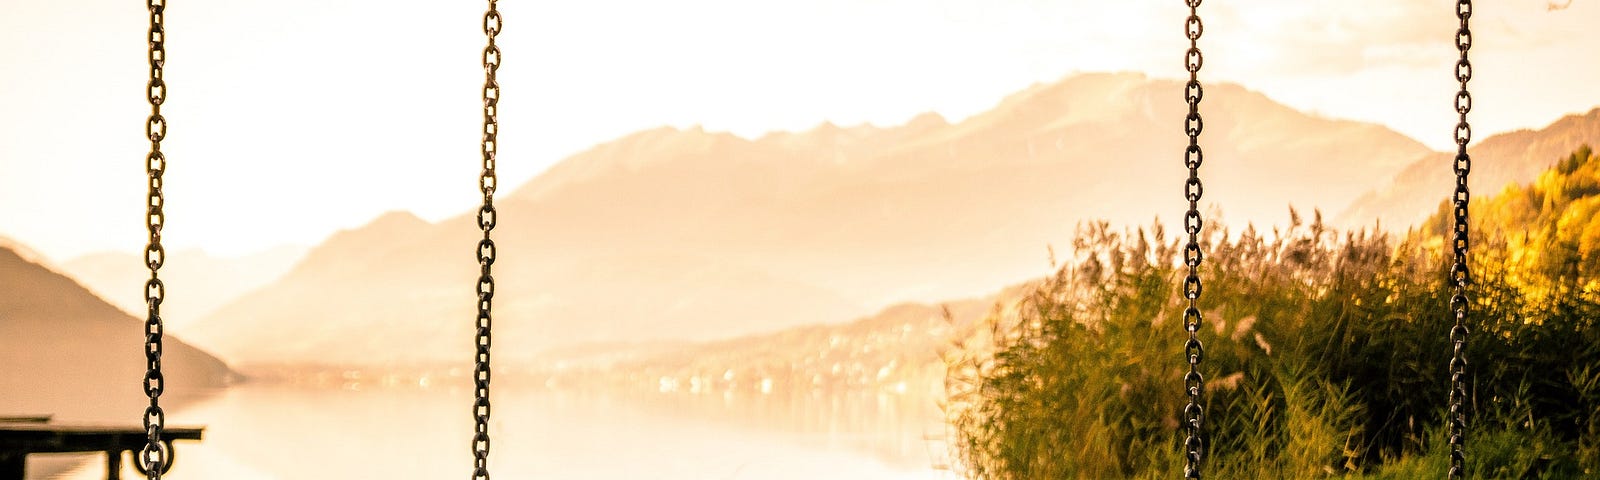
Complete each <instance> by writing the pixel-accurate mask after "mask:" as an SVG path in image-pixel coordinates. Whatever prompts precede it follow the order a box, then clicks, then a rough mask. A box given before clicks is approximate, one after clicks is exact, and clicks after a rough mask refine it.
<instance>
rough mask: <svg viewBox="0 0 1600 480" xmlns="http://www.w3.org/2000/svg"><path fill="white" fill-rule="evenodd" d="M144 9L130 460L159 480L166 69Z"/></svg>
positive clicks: (160, 32)
mask: <svg viewBox="0 0 1600 480" xmlns="http://www.w3.org/2000/svg"><path fill="white" fill-rule="evenodd" d="M147 5H148V7H149V11H150V30H149V33H148V35H147V37H146V40H147V41H148V43H149V47H150V48H149V60H150V81H149V83H147V84H145V93H146V96H147V100H149V102H150V116H149V118H147V119H146V120H145V127H144V128H145V130H144V131H145V137H146V138H148V139H149V140H150V153H149V154H148V155H146V156H145V173H146V174H148V184H147V186H148V187H149V189H148V190H147V195H146V204H145V207H146V208H145V227H146V229H147V231H148V233H149V235H150V237H149V243H147V244H145V250H144V260H145V266H146V267H148V268H149V269H150V279H149V280H147V281H145V285H144V294H145V306H146V307H147V308H148V316H146V317H145V325H144V334H145V336H144V355H145V363H146V364H145V367H146V369H145V374H144V393H145V396H147V397H149V398H150V405H149V406H148V407H145V411H144V419H143V424H144V430H145V446H144V448H142V449H140V450H139V453H138V458H136V459H135V460H136V461H137V462H138V463H139V466H140V470H143V471H144V472H145V475H146V477H147V478H150V479H155V480H159V479H160V478H161V475H162V473H164V471H165V470H166V469H167V467H168V466H169V465H170V462H169V460H170V458H169V457H170V455H169V453H168V451H167V449H166V448H164V447H163V445H162V443H161V438H162V435H163V430H164V429H165V428H166V423H167V414H166V412H165V411H162V410H161V393H162V392H163V391H164V390H165V389H166V378H165V377H164V376H162V374H161V351H162V343H161V340H162V335H163V334H164V333H165V329H166V327H165V326H164V325H163V324H162V322H161V302H162V301H164V300H166V295H167V288H166V284H164V283H162V282H161V278H160V276H159V274H158V273H159V271H160V270H161V264H163V263H165V262H166V256H167V250H166V248H165V247H163V246H162V245H161V228H162V227H163V226H164V225H165V224H166V219H167V218H166V213H165V212H164V210H163V207H164V205H163V204H164V203H165V202H166V198H165V196H164V195H163V194H162V191H161V187H162V175H163V174H164V173H166V170H167V157H166V155H165V154H163V153H161V140H163V139H165V138H166V137H167V119H166V117H164V116H162V115H161V104H163V103H166V100H167V83H166V80H165V79H164V75H163V71H162V69H163V68H164V67H165V66H166V63H167V49H166V41H167V34H166V25H165V20H166V1H165V0H149V1H148V4H147Z"/></svg>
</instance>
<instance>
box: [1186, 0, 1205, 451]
mask: <svg viewBox="0 0 1600 480" xmlns="http://www.w3.org/2000/svg"><path fill="white" fill-rule="evenodd" d="M1200 2H1201V0H1185V3H1187V4H1188V5H1189V18H1188V19H1187V20H1186V21H1185V22H1184V30H1185V34H1186V36H1187V37H1188V38H1189V49H1188V50H1187V51H1186V52H1185V54H1184V64H1185V68H1186V69H1187V70H1188V71H1189V82H1188V83H1186V84H1184V100H1185V101H1186V102H1187V103H1188V104H1189V114H1188V116H1186V117H1184V133H1186V134H1188V136H1189V146H1188V147H1187V148H1185V149H1184V159H1183V163H1184V166H1186V167H1188V168H1189V179H1188V180H1187V181H1186V182H1185V183H1184V195H1183V196H1184V198H1185V199H1186V200H1188V201H1189V211H1188V212H1186V213H1185V214H1184V220H1183V227H1184V231H1185V232H1186V233H1188V235H1189V241H1188V243H1187V244H1185V245H1184V248H1183V263H1184V265H1186V266H1188V267H1189V272H1188V274H1187V275H1185V276H1184V278H1183V296H1184V298H1185V299H1187V300H1188V306H1187V307H1185V308H1184V310H1183V329H1184V330H1185V331H1186V332H1187V333H1188V334H1189V339H1188V341H1186V342H1185V343H1184V357H1186V359H1187V361H1188V363H1189V372H1188V373H1186V374H1184V376H1183V389H1184V393H1185V394H1187V395H1188V403H1187V404H1185V405H1184V407H1183V430H1184V439H1183V449H1184V468H1183V476H1184V478H1186V479H1199V478H1200V469H1201V463H1202V461H1203V460H1204V459H1205V440H1204V436H1203V431H1202V429H1201V426H1202V424H1203V421H1204V419H1205V408H1204V407H1202V406H1201V404H1202V403H1203V402H1204V400H1205V399H1204V397H1205V377H1204V376H1203V375H1201V374H1200V362H1201V361H1202V360H1203V359H1204V358H1205V346H1204V345H1202V344H1201V343H1200V338H1199V336H1198V334H1199V331H1200V324H1201V322H1202V321H1203V319H1202V318H1201V314H1200V307H1199V304H1200V263H1201V260H1202V257H1203V255H1202V254H1201V251H1200V230H1201V227H1202V225H1204V222H1203V221H1202V220H1201V218H1200V196H1201V195H1202V193H1203V191H1204V188H1203V187H1202V186H1201V183H1200V164H1201V163H1202V162H1203V158H1204V155H1203V153H1202V152H1201V150H1200V131H1201V130H1203V129H1204V123H1203V122H1202V121H1201V119H1200V98H1201V97H1202V96H1203V94H1204V91H1203V89H1202V88H1201V86H1200V66H1201V64H1203V63H1204V57H1203V56H1202V55H1201V54H1200V35H1201V34H1202V33H1203V32H1204V30H1205V27H1204V25H1203V24H1202V23H1201V22H1200V13H1199V9H1200Z"/></svg>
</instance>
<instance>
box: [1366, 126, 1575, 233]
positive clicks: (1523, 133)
mask: <svg viewBox="0 0 1600 480" xmlns="http://www.w3.org/2000/svg"><path fill="white" fill-rule="evenodd" d="M1583 145H1591V146H1597V147H1600V108H1595V109H1593V110H1590V111H1589V113H1587V114H1584V115H1569V116H1567V117H1564V118H1562V119H1560V120H1557V121H1555V123H1552V124H1550V125H1549V126H1547V127H1545V128H1543V129H1540V130H1518V131H1515V132H1509V133H1502V134H1499V135H1494V136H1490V137H1488V138H1485V139H1483V141H1482V142H1479V143H1477V144H1474V145H1473V146H1472V148H1470V149H1468V153H1470V154H1471V155H1472V175H1471V180H1470V183H1468V186H1469V187H1470V188H1472V190H1473V191H1474V192H1476V193H1475V195H1474V196H1487V195H1494V194H1498V193H1500V192H1501V191H1503V190H1505V189H1506V188H1507V187H1511V186H1516V185H1522V184H1525V183H1528V182H1532V181H1534V180H1535V179H1537V178H1539V174H1541V173H1544V172H1545V170H1547V169H1549V168H1550V166H1551V165H1553V164H1554V163H1555V162H1556V160H1558V159H1561V158H1564V157H1565V156H1566V155H1567V154H1569V153H1572V151H1573V150H1577V149H1578V147H1581V146H1583ZM1454 159H1455V153H1437V152H1435V153H1429V154H1427V155H1425V156H1423V157H1422V158H1420V159H1418V160H1416V161H1415V162H1413V163H1411V164H1410V165H1409V166H1407V167H1406V168H1405V169H1404V170H1401V171H1400V173H1399V174H1398V175H1395V176H1393V177H1392V178H1393V179H1392V180H1390V181H1387V182H1385V183H1384V185H1383V186H1382V187H1380V188H1377V189H1374V190H1372V191H1370V192H1367V193H1365V194H1362V195H1361V197H1360V198H1357V199H1356V201H1355V203H1353V204H1352V205H1351V206H1350V208H1348V209H1346V210H1345V211H1344V213H1342V214H1340V215H1339V217H1338V218H1337V223H1339V224H1342V225H1345V226H1357V227H1360V226H1368V227H1370V226H1372V225H1374V223H1375V222H1377V223H1381V224H1382V225H1383V227H1384V228H1385V229H1388V230H1398V231H1404V230H1406V229H1408V228H1411V227H1412V226H1413V225H1416V224H1417V223H1418V222H1421V221H1423V220H1425V219H1427V217H1428V216H1429V215H1432V214H1433V213H1434V212H1436V211H1437V210H1438V208H1439V204H1440V203H1441V202H1444V201H1445V200H1446V199H1447V198H1448V197H1449V196H1450V193H1451V192H1452V191H1454V190H1455V171H1454V170H1453V169H1452V168H1453V167H1452V165H1453V161H1454ZM1376 178H1390V177H1376Z"/></svg>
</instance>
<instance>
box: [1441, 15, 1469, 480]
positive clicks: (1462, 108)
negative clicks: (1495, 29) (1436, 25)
mask: <svg viewBox="0 0 1600 480" xmlns="http://www.w3.org/2000/svg"><path fill="white" fill-rule="evenodd" d="M1456 18H1457V19H1459V20H1460V21H1461V26H1460V28H1459V29H1457V30H1456V42H1455V43H1456V50H1457V51H1459V52H1460V53H1461V58H1460V60H1457V61H1456V81H1457V82H1460V83H1461V90H1460V91H1458V92H1456V100H1455V107H1456V113H1457V114H1459V115H1460V116H1461V117H1460V120H1459V121H1458V122H1457V123H1456V129H1455V141H1456V158H1455V165H1454V169H1455V174H1456V189H1455V194H1454V195H1453V198H1452V201H1453V207H1454V211H1455V226H1454V233H1455V238H1454V241H1453V245H1452V246H1453V247H1454V248H1453V250H1454V252H1453V253H1454V260H1455V262H1454V263H1453V264H1452V265H1451V266H1450V283H1451V286H1452V289H1453V290H1454V291H1453V292H1452V294H1451V296H1450V309H1451V313H1452V314H1453V316H1454V324H1453V325H1452V326H1451V327H1450V344H1451V356H1450V366H1449V370H1450V407H1449V410H1448V413H1447V414H1448V418H1447V420H1446V421H1447V422H1448V423H1449V425H1450V471H1449V478H1450V479H1451V480H1460V479H1462V478H1466V475H1467V471H1466V470H1467V467H1466V453H1465V452H1464V451H1463V447H1464V446H1465V444H1466V429H1467V412H1466V405H1465V403H1466V399H1467V378H1466V377H1467V359H1466V348H1467V313H1468V306H1469V305H1468V304H1469V302H1468V300H1467V283H1468V282H1470V281H1471V276H1470V275H1469V274H1468V271H1467V243H1468V241H1467V230H1468V227H1467V204H1468V202H1469V201H1470V200H1471V199H1472V195H1471V193H1470V192H1469V191H1468V189H1467V175H1468V174H1469V173H1470V172H1471V171H1472V157H1471V156H1469V155H1467V143H1469V142H1471V141H1472V125H1471V124H1468V123H1467V112H1469V111H1471V110H1472V94H1471V93H1469V92H1467V81H1469V80H1471V79H1472V63H1471V62H1469V61H1467V51H1468V50H1469V49H1471V48H1472V30H1471V29H1469V28H1468V26H1467V20H1468V19H1470V18H1472V0H1457V2H1456Z"/></svg>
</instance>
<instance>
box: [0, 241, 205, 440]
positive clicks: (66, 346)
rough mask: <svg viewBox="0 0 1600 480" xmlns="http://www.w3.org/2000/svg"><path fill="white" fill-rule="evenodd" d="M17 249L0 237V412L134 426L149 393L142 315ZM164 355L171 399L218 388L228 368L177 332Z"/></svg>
mask: <svg viewBox="0 0 1600 480" xmlns="http://www.w3.org/2000/svg"><path fill="white" fill-rule="evenodd" d="M39 261H40V260H39V257H38V256H37V255H35V254H32V253H29V252H27V251H26V250H23V249H14V248H11V247H8V246H4V245H0V292H4V293H3V294H0V365H5V368H0V392H4V394H0V415H8V414H9V415H17V414H53V415H55V418H56V419H57V420H62V421H68V422H71V421H78V422H114V423H117V424H132V425H137V424H138V423H137V422H138V420H139V414H140V412H142V411H143V406H142V405H145V404H148V402H149V400H147V399H146V398H145V394H144V390H143V388H142V387H141V385H142V383H141V382H142V381H143V379H144V372H145V358H144V320H143V319H142V318H134V317H131V316H129V315H128V314H127V313H124V312H123V311H122V310H119V309H117V307H113V306H111V305H110V304H108V303H106V302H105V301H103V300H101V299H100V298H98V297H95V296H94V294H92V293H90V292H89V291H88V290H87V289H85V288H83V286H81V285H79V284H77V283H76V282H74V281H73V280H72V279H70V278H67V277H66V276H64V275H62V274H60V273H57V272H55V271H52V270H51V269H49V268H47V267H45V266H44V265H42V264H40V263H38V262H39ZM164 346H165V351H164V355H163V358H162V363H163V367H164V373H165V374H166V378H167V396H166V397H165V398H166V399H167V401H168V405H173V404H174V403H175V402H176V403H181V402H183V401H185V400H186V399H193V398H195V397H196V396H199V395H202V394H203V393H204V392H205V391H206V390H208V389H214V388H217V387H221V386H224V385H225V384H226V382H227V381H228V378H229V376H230V375H232V374H231V373H230V371H229V370H228V367H227V366H226V365H224V364H223V363H222V361H220V360H218V359H217V358H216V357H213V356H211V355H209V354H207V353H206V352H203V351H200V350H198V349H196V348H194V347H192V346H190V345H189V344H188V343H186V342H184V341H183V340H181V339H179V338H177V337H176V336H170V335H169V336H167V337H166V341H165V344H164Z"/></svg>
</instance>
